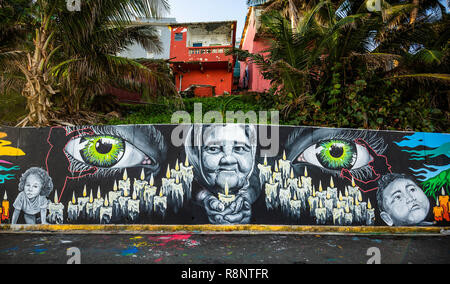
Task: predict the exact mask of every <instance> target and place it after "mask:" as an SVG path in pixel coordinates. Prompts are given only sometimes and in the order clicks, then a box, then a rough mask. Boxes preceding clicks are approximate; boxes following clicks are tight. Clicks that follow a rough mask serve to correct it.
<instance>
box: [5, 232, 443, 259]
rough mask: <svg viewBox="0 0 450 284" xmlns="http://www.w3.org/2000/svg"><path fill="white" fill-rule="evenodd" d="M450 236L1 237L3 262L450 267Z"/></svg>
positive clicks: (146, 235) (93, 235)
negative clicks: (436, 265) (425, 265)
mask: <svg viewBox="0 0 450 284" xmlns="http://www.w3.org/2000/svg"><path fill="white" fill-rule="evenodd" d="M449 252H450V237H449V236H444V235H443V236H420V237H419V236H361V235H353V236H351V235H349V236H345V235H339V236H336V235H297V234H288V235H264V234H251V235H236V234H231V235H223V234H208V235H205V234H190V233H186V234H155V235H150V234H141V235H125V234H115V235H114V234H76V235H75V234H74V235H67V234H23V233H22V234H15V233H1V234H0V263H1V264H5V263H9V264H65V263H68V262H71V263H73V262H75V263H77V262H80V263H81V264H254V265H256V264H366V263H367V262H371V263H382V264H400V263H404V264H407V263H413V264H439V263H441V264H448V263H450V253H449Z"/></svg>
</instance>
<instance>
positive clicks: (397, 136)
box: [0, 125, 450, 225]
mask: <svg viewBox="0 0 450 284" xmlns="http://www.w3.org/2000/svg"><path fill="white" fill-rule="evenodd" d="M138 127H139V128H140V129H141V131H144V132H145V131H146V130H145V129H146V128H148V127H150V126H115V127H113V128H118V129H128V130H127V131H130V133H134V132H133V131H135V129H137V128H138ZM152 127H153V126H152ZM154 127H155V128H156V129H157V130H158V131H159V132H160V133H161V134H162V136H163V137H164V141H165V146H166V155H161V156H158V157H157V159H158V160H157V161H155V162H157V163H159V165H158V169H157V170H155V171H150V170H146V171H145V173H146V179H147V180H148V179H149V178H150V174H151V173H152V172H153V173H154V174H155V175H154V181H155V186H156V187H157V188H158V189H159V188H160V187H161V178H163V177H164V176H165V175H166V169H167V167H168V165H170V167H171V168H174V164H175V161H176V160H178V161H179V162H184V161H185V159H186V154H185V150H184V147H174V146H173V145H172V144H171V142H170V137H171V133H172V130H173V129H174V128H175V127H176V125H155V126H154ZM88 128H89V127H88ZM299 129H300V130H301V135H300V136H301V137H300V139H302V140H304V141H309V140H310V141H311V143H309V142H308V143H309V144H313V143H314V142H315V141H314V133H316V131H318V130H321V129H322V128H301V127H285V126H280V128H279V131H280V141H281V143H280V144H281V145H280V150H279V153H278V155H277V156H276V157H268V158H267V162H268V164H269V165H274V162H275V161H276V160H279V159H282V155H283V151H285V150H286V147H285V146H286V145H285V143H287V142H288V141H289V138H290V135H291V134H292V133H293V132H294V131H299ZM322 130H323V129H322ZM328 130H329V131H331V132H333V131H337V132H340V131H346V132H348V133H354V134H355V135H354V136H353V138H355V137H363V136H364V135H369V136H370V135H372V136H376V137H377V138H382V140H383V143H384V145H385V146H386V147H385V151H384V152H383V153H382V154H383V155H384V156H386V157H387V159H388V162H389V165H390V166H392V167H391V171H392V172H394V173H403V174H407V175H409V176H411V177H413V178H414V181H415V182H416V183H418V184H419V186H421V187H422V183H419V181H418V178H417V174H418V173H417V171H415V170H417V169H421V168H423V167H424V165H432V166H439V167H441V168H446V170H442V174H443V175H444V174H446V175H447V177H446V178H447V179H446V180H445V179H444V185H443V186H442V188H441V189H439V191H437V192H436V193H435V195H434V196H433V195H432V194H428V199H429V201H430V210H429V214H428V216H427V218H426V219H425V220H426V221H430V222H433V221H434V216H433V207H434V206H436V198H437V197H438V196H439V195H440V194H441V190H442V189H444V191H445V194H446V195H449V183H448V171H449V170H448V165H449V161H450V158H449V154H448V152H447V153H446V152H443V153H442V154H439V155H435V156H431V155H423V159H413V158H414V156H412V155H413V153H411V152H408V151H410V150H412V149H414V150H418V149H422V150H423V151H425V150H430V149H431V148H430V147H427V146H426V143H424V145H416V147H415V148H412V147H408V146H399V145H398V143H399V142H400V141H403V140H405V139H406V138H405V137H410V136H411V135H413V134H414V133H406V132H389V131H364V130H336V129H328ZM49 131H50V128H42V129H35V128H0V132H3V133H6V134H7V136H6V137H4V138H2V140H6V141H10V142H12V144H11V145H10V146H12V147H16V148H19V149H21V150H23V151H24V152H25V153H26V155H24V156H0V160H4V161H8V162H10V163H11V165H4V166H7V167H10V166H18V167H19V169H18V170H16V171H13V172H12V174H14V178H13V179H11V180H5V181H4V182H3V183H0V195H1V196H0V197H3V195H4V192H5V191H6V192H7V199H8V201H9V202H10V217H9V220H4V221H3V222H8V221H9V222H10V220H11V216H12V214H13V212H14V208H13V203H14V200H15V199H16V197H17V195H18V193H19V191H18V184H19V178H20V176H21V175H22V174H23V173H24V172H25V171H26V170H27V169H29V168H31V167H40V168H43V169H46V158H47V155H48V154H49V150H50V145H49V143H48V141H47V138H48V136H49ZM423 135H424V137H426V135H427V134H423ZM449 136H450V135H449V134H442V135H441V137H442V138H443V140H444V141H447V143H448V142H449V138H448V137H449ZM61 139H66V138H65V137H61ZM130 139H131V141H129V142H130V143H132V144H133V143H134V142H135V137H134V136H133V135H132V136H131V137H130ZM425 140H426V139H425ZM308 143H306V144H308ZM60 150H61V149H60ZM260 150H261V149H260V147H259V146H258V148H257V154H256V162H255V167H254V171H253V178H252V179H251V182H252V183H256V182H258V181H259V178H258V175H259V171H258V167H257V165H258V164H263V163H264V157H261V156H260ZM289 155H291V156H292V155H293V154H289V151H287V156H288V158H289V159H293V158H296V157H291V156H289ZM50 158H51V157H50ZM64 166H67V162H66V161H62V162H61V166H60V167H55V168H53V169H52V173H51V177H52V178H53V179H54V180H55V181H57V180H61V179H65V177H66V174H67V168H64ZM305 166H307V168H308V176H310V177H312V183H313V185H314V186H315V189H316V190H318V188H319V181H321V182H322V186H323V188H324V190H326V188H327V186H329V183H330V178H331V177H332V176H333V181H334V184H335V187H337V188H338V190H339V191H342V192H344V188H345V187H346V186H349V185H351V182H350V181H349V180H347V179H344V178H342V177H339V175H333V174H330V173H329V172H326V171H323V170H322V169H320V167H317V166H314V165H311V164H309V163H304V162H300V163H298V164H295V165H294V166H293V169H294V174H295V176H296V177H298V176H301V175H303V174H304V168H305ZM412 169H414V170H412ZM123 172H124V171H123V169H121V170H116V171H111V172H109V173H107V174H98V175H95V174H94V175H92V174H90V173H89V174H87V175H86V177H83V178H79V179H78V178H74V179H71V180H68V182H67V185H66V188H65V189H64V193H63V194H62V195H61V196H60V202H61V203H62V204H63V205H64V207H65V208H64V224H68V223H83V224H84V223H86V224H89V223H96V224H98V223H99V222H98V221H97V220H96V221H86V220H83V221H81V220H78V221H76V222H68V220H67V204H68V203H69V202H70V201H71V200H72V195H73V193H74V194H75V196H76V197H77V198H78V197H81V196H82V194H83V189H84V186H85V185H86V187H87V190H88V194H89V192H90V190H92V191H93V194H94V196H96V195H97V190H98V188H99V187H100V190H101V195H102V197H103V198H104V197H105V195H106V194H107V192H109V191H111V190H112V189H113V186H114V183H115V181H118V180H120V179H122V177H123ZM141 173H142V167H127V174H128V176H129V177H130V179H131V180H133V179H134V178H137V179H139V177H140V176H141ZM74 177H76V175H75V176H74ZM0 182H1V181H0ZM258 183H259V182H258ZM57 184H60V181H58V182H55V188H54V189H55V190H57V192H58V195H60V194H61V188H59V186H57ZM198 186H199V185H198V183H197V182H196V181H194V182H193V187H194V189H193V190H194V191H195V187H198ZM132 188H133V184H131V189H132ZM258 188H261V185H259V184H258ZM53 196H54V191H53V192H52V193H51V194H50V195H49V197H48V199H49V201H50V202H53V199H54V198H53ZM362 196H363V199H364V201H367V200H368V199H370V201H371V204H372V206H373V207H375V208H376V210H375V214H376V216H375V224H374V225H385V223H384V222H383V220H382V219H381V218H380V216H379V210H377V198H376V190H372V191H369V192H362ZM251 211H252V216H251V221H250V223H252V224H292V225H294V224H299V225H315V224H316V221H315V219H314V218H312V217H311V216H309V214H302V216H301V218H300V219H299V220H297V219H295V218H290V217H288V216H286V214H284V213H283V212H282V211H281V210H268V209H267V207H266V203H265V194H264V189H263V188H262V189H261V191H260V194H259V197H258V198H257V200H256V201H255V202H254V203H253V204H252V206H251ZM18 223H19V224H20V223H24V222H23V219H22V218H21V219H19V221H18ZM113 223H114V222H113ZM117 223H119V224H121V223H141V224H208V223H210V222H209V221H208V218H207V216H206V214H205V212H204V209H203V208H202V207H201V206H200V205H199V204H197V203H196V202H193V200H191V201H186V200H185V202H184V205H183V207H182V208H180V209H179V210H178V211H177V212H176V213H175V212H174V211H173V210H171V208H170V206H169V208H168V210H167V212H166V214H165V216H164V217H162V216H160V215H158V214H154V213H152V214H140V217H139V218H138V219H137V220H134V221H129V220H128V221H127V220H125V221H124V220H122V221H118V222H117ZM435 224H437V225H448V224H449V222H445V221H443V222H439V223H435Z"/></svg>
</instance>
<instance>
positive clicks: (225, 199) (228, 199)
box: [218, 182, 236, 207]
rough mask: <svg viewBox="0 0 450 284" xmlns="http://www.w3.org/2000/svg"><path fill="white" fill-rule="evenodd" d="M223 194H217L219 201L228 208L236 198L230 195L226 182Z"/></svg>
mask: <svg viewBox="0 0 450 284" xmlns="http://www.w3.org/2000/svg"><path fill="white" fill-rule="evenodd" d="M224 193H225V194H222V193H219V194H218V197H219V200H220V201H221V202H222V203H223V205H225V207H229V206H230V205H231V203H233V202H234V201H235V200H236V196H235V195H230V192H229V188H228V183H227V182H225V189H224Z"/></svg>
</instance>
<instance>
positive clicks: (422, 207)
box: [381, 178, 430, 226]
mask: <svg viewBox="0 0 450 284" xmlns="http://www.w3.org/2000/svg"><path fill="white" fill-rule="evenodd" d="M383 206H384V208H385V211H386V212H384V213H387V214H388V215H389V216H386V215H384V214H383V212H382V214H381V217H382V218H383V220H385V221H386V219H385V218H387V221H386V223H388V224H390V223H391V225H395V226H402V225H416V224H419V223H420V222H422V221H423V220H425V218H426V216H427V214H428V211H429V209H430V202H429V201H428V198H427V196H426V195H425V194H424V193H423V191H422V189H421V188H420V187H418V186H417V184H415V183H414V182H413V181H411V180H409V179H403V178H401V179H396V180H394V181H393V182H392V183H391V184H389V185H388V186H387V187H386V188H385V189H384V190H383ZM389 219H390V220H389Z"/></svg>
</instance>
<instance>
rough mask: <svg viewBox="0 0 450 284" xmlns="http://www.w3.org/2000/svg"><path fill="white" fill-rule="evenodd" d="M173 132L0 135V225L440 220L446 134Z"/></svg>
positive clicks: (233, 128) (139, 129) (445, 202)
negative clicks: (272, 151) (268, 139)
mask: <svg viewBox="0 0 450 284" xmlns="http://www.w3.org/2000/svg"><path fill="white" fill-rule="evenodd" d="M177 127H179V126H178V125H135V126H86V127H52V128H43V129H34V128H25V129H17V128H3V129H0V138H1V139H6V137H8V140H0V195H1V196H3V201H2V203H1V205H2V206H1V212H2V215H1V216H2V217H1V222H2V223H12V224H46V223H48V224H217V225H222V224H271V225H276V224H286V225H336V226H349V225H350V226H386V225H388V226H446V225H449V222H450V216H449V181H450V177H449V171H450V168H449V164H450V163H449V161H450V157H449V153H450V151H449V145H450V135H449V134H438V133H406V132H389V131H367V130H350V129H330V128H310V127H287V126H286V127H284V126H280V127H278V126H273V128H272V130H271V131H272V134H274V133H278V134H279V139H276V141H275V140H274V141H272V142H274V143H279V144H278V146H279V147H278V151H277V153H276V155H267V154H263V153H267V152H264V151H263V150H264V149H265V148H267V146H268V145H267V143H262V140H261V138H260V135H259V134H260V133H261V127H265V126H262V125H244V124H204V125H203V124H194V125H185V127H184V129H185V133H183V134H185V135H183V140H182V143H181V144H182V145H176V144H177V143H173V142H172V139H173V137H172V136H173V132H174V130H175V128H177ZM274 137H275V136H274ZM174 144H175V145H174ZM10 202H11V205H10Z"/></svg>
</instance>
